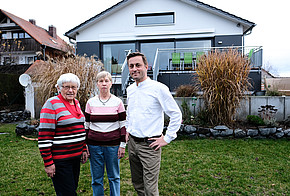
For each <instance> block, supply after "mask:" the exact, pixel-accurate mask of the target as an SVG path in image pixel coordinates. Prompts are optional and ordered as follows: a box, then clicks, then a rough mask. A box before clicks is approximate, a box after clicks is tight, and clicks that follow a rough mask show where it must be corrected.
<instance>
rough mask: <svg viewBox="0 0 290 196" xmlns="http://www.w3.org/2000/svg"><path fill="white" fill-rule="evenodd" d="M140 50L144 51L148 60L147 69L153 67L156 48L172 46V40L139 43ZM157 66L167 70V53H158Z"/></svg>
mask: <svg viewBox="0 0 290 196" xmlns="http://www.w3.org/2000/svg"><path fill="white" fill-rule="evenodd" d="M140 47H141V52H142V53H144V54H145V55H146V57H147V61H148V69H149V70H151V69H152V68H153V63H154V59H155V54H156V50H157V48H159V49H161V48H162V49H165V48H174V42H173V41H172V42H153V43H152V42H151V43H149V42H148V43H141V45H140ZM159 55H160V56H159V62H158V63H159V68H160V69H161V70H167V66H168V59H169V53H160V54H159Z"/></svg>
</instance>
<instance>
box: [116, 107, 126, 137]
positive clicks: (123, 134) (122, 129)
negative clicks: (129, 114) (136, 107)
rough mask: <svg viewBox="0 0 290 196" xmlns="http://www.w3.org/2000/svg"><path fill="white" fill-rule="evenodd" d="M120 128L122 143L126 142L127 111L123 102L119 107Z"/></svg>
mask: <svg viewBox="0 0 290 196" xmlns="http://www.w3.org/2000/svg"><path fill="white" fill-rule="evenodd" d="M118 116H119V127H120V132H121V142H126V127H125V123H126V111H125V107H124V104H123V102H122V101H121V102H120V104H119V107H118Z"/></svg>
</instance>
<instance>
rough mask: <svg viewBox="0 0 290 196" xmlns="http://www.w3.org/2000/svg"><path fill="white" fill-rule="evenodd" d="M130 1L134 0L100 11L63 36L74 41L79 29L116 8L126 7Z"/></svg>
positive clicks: (124, 0) (121, 2) (124, 1)
mask: <svg viewBox="0 0 290 196" xmlns="http://www.w3.org/2000/svg"><path fill="white" fill-rule="evenodd" d="M130 1H135V0H123V1H120V2H118V3H117V4H115V5H113V6H111V7H109V8H107V9H106V10H104V11H102V12H101V13H99V14H97V15H95V16H93V17H91V18H90V19H88V20H86V21H85V22H83V23H81V24H79V25H78V26H76V27H74V28H72V29H71V30H69V31H67V32H66V33H65V34H64V35H65V36H67V37H68V38H70V39H74V40H75V39H76V36H75V35H76V34H77V31H78V30H79V29H82V28H83V27H85V26H87V25H89V24H90V23H91V22H93V21H94V20H95V19H98V18H100V17H104V16H106V15H107V14H109V13H110V12H111V11H113V10H114V9H116V8H118V7H121V6H124V5H126V4H127V3H129V2H130Z"/></svg>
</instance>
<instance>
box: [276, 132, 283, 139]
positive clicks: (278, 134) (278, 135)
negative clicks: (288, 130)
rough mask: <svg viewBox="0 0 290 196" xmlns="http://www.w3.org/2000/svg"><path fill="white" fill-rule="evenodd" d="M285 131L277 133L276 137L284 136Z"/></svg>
mask: <svg viewBox="0 0 290 196" xmlns="http://www.w3.org/2000/svg"><path fill="white" fill-rule="evenodd" d="M284 134H285V133H284V132H277V133H275V137H276V138H282V137H283V136H284Z"/></svg>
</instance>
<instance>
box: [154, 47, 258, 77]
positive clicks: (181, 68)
mask: <svg viewBox="0 0 290 196" xmlns="http://www.w3.org/2000/svg"><path fill="white" fill-rule="evenodd" d="M229 49H236V50H238V51H239V52H240V53H241V54H242V55H243V56H245V57H247V58H248V59H249V60H250V62H251V67H253V68H260V67H261V66H262V57H263V49H262V47H236V46H235V47H211V48H175V49H157V51H156V55H155V60H154V64H153V68H152V70H153V79H154V80H157V77H158V75H159V73H160V72H167V73H168V72H179V73H180V72H194V71H195V70H196V67H197V64H198V61H199V59H200V57H201V56H202V55H206V54H207V53H209V52H211V51H214V50H220V51H227V50H229Z"/></svg>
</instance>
